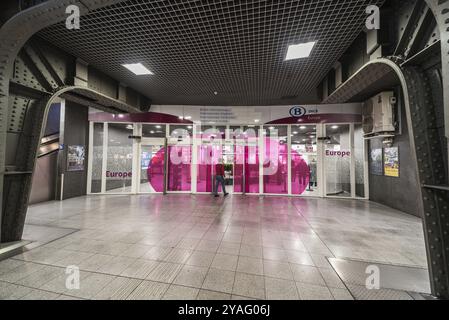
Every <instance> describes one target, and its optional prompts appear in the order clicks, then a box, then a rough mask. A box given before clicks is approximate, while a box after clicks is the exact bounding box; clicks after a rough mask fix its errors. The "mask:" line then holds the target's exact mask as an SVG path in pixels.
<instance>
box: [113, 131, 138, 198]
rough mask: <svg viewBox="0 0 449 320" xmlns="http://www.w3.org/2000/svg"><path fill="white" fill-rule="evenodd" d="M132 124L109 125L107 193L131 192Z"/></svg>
mask: <svg viewBox="0 0 449 320" xmlns="http://www.w3.org/2000/svg"><path fill="white" fill-rule="evenodd" d="M133 130H134V126H133V125H132V124H123V123H109V124H108V146H107V167H106V192H109V193H129V192H131V183H132V171H133V139H131V138H130V136H132V135H133Z"/></svg>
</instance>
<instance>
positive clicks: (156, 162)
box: [147, 148, 165, 192]
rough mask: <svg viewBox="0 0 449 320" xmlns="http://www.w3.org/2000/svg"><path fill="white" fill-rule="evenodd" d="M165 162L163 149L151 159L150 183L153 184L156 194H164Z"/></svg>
mask: <svg viewBox="0 0 449 320" xmlns="http://www.w3.org/2000/svg"><path fill="white" fill-rule="evenodd" d="M164 161H165V148H162V149H161V150H159V151H158V152H157V153H156V155H155V156H154V157H153V158H152V159H151V161H150V163H149V165H148V170H147V176H148V183H149V184H151V186H152V187H153V189H154V191H156V192H164V170H165V168H164Z"/></svg>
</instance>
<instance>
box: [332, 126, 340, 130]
mask: <svg viewBox="0 0 449 320" xmlns="http://www.w3.org/2000/svg"><path fill="white" fill-rule="evenodd" d="M331 128H332V129H334V130H336V129H338V128H339V126H332V127H331Z"/></svg>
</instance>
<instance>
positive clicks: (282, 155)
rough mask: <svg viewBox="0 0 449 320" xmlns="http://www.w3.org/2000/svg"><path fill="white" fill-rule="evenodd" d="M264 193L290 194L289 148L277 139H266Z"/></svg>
mask: <svg viewBox="0 0 449 320" xmlns="http://www.w3.org/2000/svg"><path fill="white" fill-rule="evenodd" d="M263 167H264V176H263V187H264V193H268V194H270V193H271V194H288V147H287V144H285V143H281V142H280V141H279V140H277V139H271V138H265V160H264V166H263Z"/></svg>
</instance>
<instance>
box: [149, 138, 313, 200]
mask: <svg viewBox="0 0 449 320" xmlns="http://www.w3.org/2000/svg"><path fill="white" fill-rule="evenodd" d="M270 144H272V147H273V148H275V149H276V148H277V150H278V153H279V158H280V159H281V160H282V161H279V163H278V164H277V167H278V170H277V172H276V173H275V174H274V175H269V176H265V177H264V191H265V192H266V193H277V194H286V193H287V191H286V188H285V186H286V181H287V179H288V172H287V170H288V166H287V161H286V158H287V157H286V154H287V145H285V144H279V141H277V140H274V139H270V138H265V145H266V146H267V145H270ZM181 148H190V147H181ZM211 149H212V148H210V147H204V148H199V149H198V152H199V155H198V159H199V162H200V163H199V168H198V174H199V175H205V177H206V178H205V179H204V181H207V182H208V183H209V177H210V174H211V173H210V174H206V173H207V172H209V171H210V170H211V169H212V166H211V165H207V163H202V162H203V161H204V160H206V159H211V158H212V159H215V160H216V159H218V158H221V154H220V153H219V152H213V151H212V150H211ZM235 151H236V154H237V156H236V157H235V158H236V160H237V161H238V159H240V161H239V162H242V161H241V160H242V159H243V158H244V159H245V179H246V192H247V193H258V192H259V157H258V154H257V152H258V148H257V147H248V146H246V147H243V146H236V147H235ZM291 152H292V165H291V172H292V174H291V176H292V194H295V195H300V194H303V193H304V191H305V190H306V189H307V187H308V185H309V181H310V168H309V166H308V164H307V162H306V161H305V160H304V158H303V157H302V155H301V154H299V153H298V152H297V151H295V150H292V151H291ZM208 153H209V154H208ZM164 158H165V149H164V148H162V149H161V150H159V151H158V152H157V154H156V155H155V156H154V157H153V158H152V159H151V161H150V163H149V166H148V170H147V175H148V182H149V183H150V184H151V186H152V187H153V189H154V190H155V191H156V192H163V190H164ZM201 159H204V160H201ZM169 161H170V160H169ZM216 162H218V161H216ZM216 162H214V163H216ZM266 166H267V165H266ZM169 167H170V168H169V170H170V172H173V171H179V170H181V172H178V174H179V175H180V176H181V178H182V177H183V175H184V174H187V175H189V173H190V172H184V171H185V170H183V169H187V170H188V171H189V168H190V164H181V165H178V166H177V165H170V164H169ZM185 167H188V168H185ZM203 171H204V172H203ZM206 171H207V172H206ZM234 171H235V172H234V173H235V179H236V180H235V186H234V191H235V192H241V191H242V190H241V184H242V177H241V176H242V175H243V165H242V164H241V163H240V164H238V163H237V164H235V166H234ZM202 172H203V173H202ZM186 179H187V180H190V176H189V177H186ZM182 180H185V179H182ZM239 184H240V185H239ZM189 186H190V185H189V184H186V186H183V187H182V188H181V189H182V191H190V190H184V189H185V188H188V187H189ZM197 188H198V187H197ZM200 189H201V190H200ZM203 189H204V190H203ZM210 189H211V186H209V185H207V186H206V185H204V186H202V187H199V188H198V191H199V192H201V191H203V192H207V191H211V190H210Z"/></svg>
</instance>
